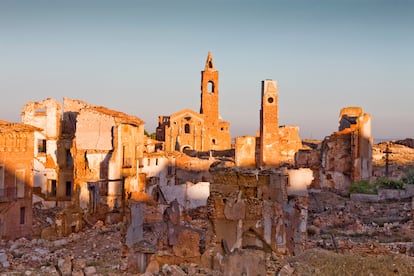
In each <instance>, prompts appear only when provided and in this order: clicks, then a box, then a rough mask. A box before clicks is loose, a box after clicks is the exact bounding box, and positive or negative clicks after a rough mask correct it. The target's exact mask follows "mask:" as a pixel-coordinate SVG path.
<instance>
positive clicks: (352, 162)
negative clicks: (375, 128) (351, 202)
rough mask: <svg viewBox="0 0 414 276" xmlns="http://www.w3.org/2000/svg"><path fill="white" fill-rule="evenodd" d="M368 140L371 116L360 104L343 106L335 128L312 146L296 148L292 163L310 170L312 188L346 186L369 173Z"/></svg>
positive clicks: (366, 178) (367, 177)
mask: <svg viewBox="0 0 414 276" xmlns="http://www.w3.org/2000/svg"><path fill="white" fill-rule="evenodd" d="M372 143H373V141H372V134H371V116H370V115H369V114H366V113H363V111H362V108H360V107H346V108H343V109H341V111H340V114H339V127H338V131H337V132H334V133H333V134H332V135H330V136H328V137H326V138H325V139H324V140H323V141H322V143H321V144H319V145H318V146H317V147H315V148H314V149H307V150H301V151H299V152H298V153H297V155H296V157H295V158H296V165H297V166H298V167H308V168H311V169H312V170H313V171H314V178H315V180H314V183H313V187H315V188H335V189H339V190H347V189H348V188H349V186H350V184H351V183H353V182H356V181H359V180H363V179H365V180H369V179H370V177H371V176H372Z"/></svg>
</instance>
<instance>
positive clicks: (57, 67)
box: [0, 0, 414, 138]
mask: <svg viewBox="0 0 414 276" xmlns="http://www.w3.org/2000/svg"><path fill="white" fill-rule="evenodd" d="M208 51H211V52H212V53H213V57H214V61H215V66H216V68H217V69H218V70H219V72H220V81H219V90H220V113H221V116H222V117H223V119H224V120H226V121H229V122H230V123H231V132H232V136H233V137H234V136H240V135H254V134H255V133H256V131H257V129H258V127H259V109H260V82H261V80H263V79H274V80H277V81H278V88H279V123H280V124H281V125H297V126H299V128H300V136H301V137H302V138H323V137H324V136H327V135H330V134H331V133H332V132H333V131H336V130H337V125H338V115H339V111H340V109H341V108H342V107H347V106H361V107H362V108H363V109H364V111H365V112H367V113H370V114H371V116H372V124H373V135H374V137H375V138H406V137H414V1H408V0H407V1H399V0H389V1H381V0H377V1H371V0H355V1H354V0H343V1H340V0H336V1H319V0H318V1H317V0H303V1H295V0H286V1H277V0H269V1H253V0H252V1H235V0H230V1H229V0H228V1H219V0H210V1H197V0H192V1H179V0H178V1H155V0H152V1H150V0H148V1H115V0H114V1H105V0H88V1H75V0H71V1H42V0H37V1H32V0H28V1H19V0H10V1H8V0H0V94H1V100H0V120H9V121H20V113H21V109H22V107H23V106H24V104H26V103H27V102H29V101H41V100H44V99H46V98H49V97H51V98H54V99H57V100H60V101H61V100H62V99H63V97H69V98H73V99H79V100H84V101H87V102H90V103H92V104H96V105H103V106H106V107H108V108H111V109H115V110H119V111H122V112H125V113H128V114H131V115H135V116H138V117H139V118H141V119H143V120H144V121H145V122H146V129H147V130H148V131H149V132H153V131H155V127H156V124H157V117H158V115H169V114H171V113H174V112H176V111H179V110H181V109H184V108H191V109H194V110H196V111H199V107H200V77H201V75H200V71H201V70H203V68H204V63H205V60H206V57H207V52H208Z"/></svg>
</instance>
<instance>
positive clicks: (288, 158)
mask: <svg viewBox="0 0 414 276" xmlns="http://www.w3.org/2000/svg"><path fill="white" fill-rule="evenodd" d="M279 146H280V149H279V150H280V154H279V156H280V163H282V164H290V165H293V164H294V163H295V153H296V152H298V151H299V150H300V149H301V148H302V139H301V138H300V137H299V127H298V126H281V127H279Z"/></svg>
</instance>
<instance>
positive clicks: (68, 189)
mask: <svg viewBox="0 0 414 276" xmlns="http://www.w3.org/2000/svg"><path fill="white" fill-rule="evenodd" d="M65 195H66V196H71V195H72V182H71V181H66V192H65Z"/></svg>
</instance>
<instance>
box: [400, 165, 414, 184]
mask: <svg viewBox="0 0 414 276" xmlns="http://www.w3.org/2000/svg"><path fill="white" fill-rule="evenodd" d="M401 181H402V182H403V183H405V184H414V168H413V167H411V168H409V169H408V170H407V171H406V172H405V175H404V176H403V177H401Z"/></svg>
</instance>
